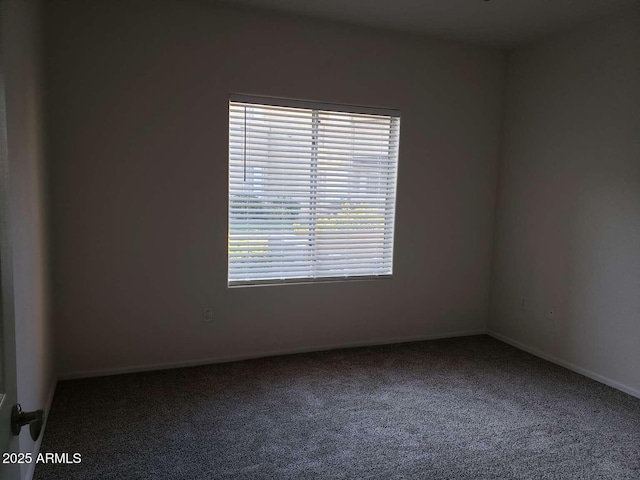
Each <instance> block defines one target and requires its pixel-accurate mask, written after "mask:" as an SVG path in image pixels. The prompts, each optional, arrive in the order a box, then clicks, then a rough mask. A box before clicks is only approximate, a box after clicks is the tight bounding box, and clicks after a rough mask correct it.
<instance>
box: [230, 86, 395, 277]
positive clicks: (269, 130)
mask: <svg viewBox="0 0 640 480" xmlns="http://www.w3.org/2000/svg"><path fill="white" fill-rule="evenodd" d="M346 110H355V111H357V112H358V113H353V112H352V111H346ZM399 132H400V117H399V113H398V112H397V111H380V110H377V111H376V110H371V109H366V108H362V109H360V108H355V109H354V108H351V107H349V108H347V107H344V106H332V105H316V104H307V103H301V102H288V101H278V100H272V99H253V98H248V97H232V98H231V101H230V102H229V242H228V248H229V271H228V282H229V285H230V286H235V285H254V284H261V283H283V282H287V281H293V282H301V281H314V280H335V279H345V278H351V277H358V278H362V277H376V278H377V277H388V276H390V275H391V273H392V260H393V227H394V214H395V199H396V176H397V169H398V141H399Z"/></svg>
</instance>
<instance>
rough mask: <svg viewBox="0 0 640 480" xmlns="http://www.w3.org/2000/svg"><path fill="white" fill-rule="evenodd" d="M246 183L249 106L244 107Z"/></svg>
mask: <svg viewBox="0 0 640 480" xmlns="http://www.w3.org/2000/svg"><path fill="white" fill-rule="evenodd" d="M244 181H245V182H246V181H247V106H246V105H245V106H244Z"/></svg>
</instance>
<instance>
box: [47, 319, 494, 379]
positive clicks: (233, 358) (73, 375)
mask: <svg viewBox="0 0 640 480" xmlns="http://www.w3.org/2000/svg"><path fill="white" fill-rule="evenodd" d="M485 334H487V331H486V330H484V329H482V330H467V331H462V332H447V333H440V334H433V335H418V336H412V337H396V338H385V339H374V340H366V341H363V342H352V343H343V344H332V345H316V346H306V347H300V348H290V349H282V350H266V351H262V352H255V353H246V354H238V355H228V356H222V357H213V358H208V359H203V360H191V361H183V362H169V363H158V364H151V365H136V366H131V367H123V368H107V369H102V370H88V371H79V372H68V373H63V374H59V375H58V378H59V379H60V380H70V379H77V378H89V377H102V376H106V375H118V374H122V373H136V372H147V371H152V370H167V369H171V368H182V367H197V366H200V365H211V364H215V363H228V362H237V361H240V360H250V359H253V358H263V357H273V356H277V355H291V354H296V353H308V352H321V351H325V350H337V349H340V348H354V347H368V346H375V345H391V344H394V343H408V342H419V341H424V340H437V339H441V338H453V337H469V336H472V335H485Z"/></svg>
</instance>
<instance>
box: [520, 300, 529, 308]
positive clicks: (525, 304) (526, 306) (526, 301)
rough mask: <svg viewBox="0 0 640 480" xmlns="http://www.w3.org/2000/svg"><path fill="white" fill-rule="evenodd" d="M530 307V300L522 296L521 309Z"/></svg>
mask: <svg viewBox="0 0 640 480" xmlns="http://www.w3.org/2000/svg"><path fill="white" fill-rule="evenodd" d="M528 308H529V300H527V299H526V298H524V297H522V298H521V299H520V310H522V311H526V310H527V309H528Z"/></svg>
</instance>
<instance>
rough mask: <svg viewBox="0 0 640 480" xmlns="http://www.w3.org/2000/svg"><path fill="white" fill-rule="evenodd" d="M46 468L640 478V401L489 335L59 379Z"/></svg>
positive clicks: (128, 474) (134, 474) (148, 474)
mask: <svg viewBox="0 0 640 480" xmlns="http://www.w3.org/2000/svg"><path fill="white" fill-rule="evenodd" d="M41 451H42V452H68V453H74V452H79V453H81V454H82V463H80V464H76V465H56V464H39V465H38V466H37V469H36V475H35V478H36V479H38V480H43V479H64V480H71V479H82V480H90V479H114V480H115V479H123V480H124V479H126V480H130V479H185V480H186V479H190V480H192V479H195V480H205V479H206V480H208V479H440V478H442V479H488V478H491V479H498V478H499V479H543V478H544V479H562V480H567V479H591V478H597V479H600V478H605V479H616V480H620V479H632V478H633V479H640V400H639V399H636V398H634V397H631V396H629V395H626V394H624V393H621V392H619V391H617V390H614V389H612V388H609V387H606V386H604V385H602V384H600V383H597V382H594V381H592V380H589V379H587V378H585V377H583V376H580V375H577V374H575V373H572V372H570V371H568V370H565V369H563V368H561V367H558V366H555V365H553V364H551V363H548V362H545V361H543V360H540V359H538V358H536V357H534V356H532V355H529V354H527V353H524V352H521V351H519V350H516V349H515V348H512V347H510V346H508V345H505V344H503V343H501V342H498V341H497V340H494V339H492V338H490V337H486V336H478V337H466V338H457V339H448V340H436V341H429V342H417V343H407V344H401V345H390V346H382V347H367V348H356V349H345V350H335V351H330V352H319V353H309V354H300V355H289V356H282V357H272V358H265V359H260V360H249V361H243V362H235V363H227V364H221V365H211V366H205V367H194V368H181V369H175V370H165V371H157V372H149V373H139V374H129V375H118V376H111V377H102V378H94V379H87V380H74V381H65V382H61V383H60V384H59V385H58V389H57V392H56V397H55V400H54V404H53V408H52V412H51V416H50V419H49V424H48V426H47V429H46V434H45V437H44V441H43V445H42V450H41Z"/></svg>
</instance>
